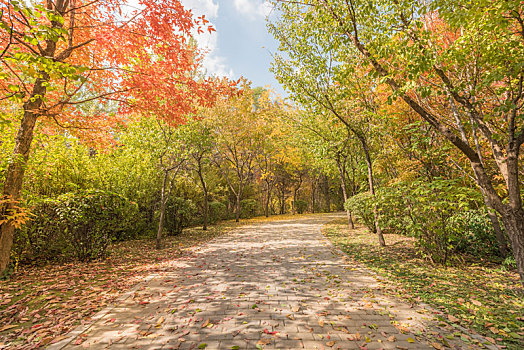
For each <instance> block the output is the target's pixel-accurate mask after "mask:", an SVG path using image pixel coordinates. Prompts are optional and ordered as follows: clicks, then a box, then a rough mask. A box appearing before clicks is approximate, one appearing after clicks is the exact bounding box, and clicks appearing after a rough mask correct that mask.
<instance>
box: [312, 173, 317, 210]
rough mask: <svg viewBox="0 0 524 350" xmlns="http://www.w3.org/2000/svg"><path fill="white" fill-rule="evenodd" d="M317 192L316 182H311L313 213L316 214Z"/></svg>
mask: <svg viewBox="0 0 524 350" xmlns="http://www.w3.org/2000/svg"><path fill="white" fill-rule="evenodd" d="M316 190H317V186H316V180H313V181H311V213H313V214H314V213H315V191H316Z"/></svg>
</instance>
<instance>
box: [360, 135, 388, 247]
mask: <svg viewBox="0 0 524 350" xmlns="http://www.w3.org/2000/svg"><path fill="white" fill-rule="evenodd" d="M359 140H360V142H361V144H362V149H363V151H364V155H365V157H366V166H367V168H368V182H369V192H370V193H371V195H372V196H375V185H374V182H375V181H374V178H373V163H372V162H371V156H370V154H369V148H368V144H367V142H366V140H365V139H364V138H363V137H359ZM373 216H374V219H375V230H376V233H377V237H378V243H379V244H380V246H382V247H385V246H386V241H385V239H384V235H383V234H382V229H381V228H380V225H379V222H378V212H377V207H376V206H373Z"/></svg>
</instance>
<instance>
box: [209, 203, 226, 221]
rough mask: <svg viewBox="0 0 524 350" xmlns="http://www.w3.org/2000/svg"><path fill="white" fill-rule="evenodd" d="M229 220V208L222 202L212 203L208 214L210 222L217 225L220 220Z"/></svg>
mask: <svg viewBox="0 0 524 350" xmlns="http://www.w3.org/2000/svg"><path fill="white" fill-rule="evenodd" d="M226 218H227V208H226V205H225V204H224V203H222V202H210V203H209V212H208V222H209V223H210V224H216V223H217V222H218V221H220V220H224V219H226Z"/></svg>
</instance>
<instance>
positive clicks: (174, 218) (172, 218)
mask: <svg viewBox="0 0 524 350" xmlns="http://www.w3.org/2000/svg"><path fill="white" fill-rule="evenodd" d="M196 213H197V208H196V205H195V204H194V203H193V201H191V200H189V199H184V198H180V197H171V198H170V199H169V200H168V202H167V204H166V216H165V228H166V230H167V231H168V232H169V233H170V234H172V235H177V234H180V233H182V230H183V229H184V228H185V227H188V226H189V225H190V224H191V221H192V220H193V218H194V217H195V215H196Z"/></svg>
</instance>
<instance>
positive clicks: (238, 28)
mask: <svg viewBox="0 0 524 350" xmlns="http://www.w3.org/2000/svg"><path fill="white" fill-rule="evenodd" d="M181 2H182V4H183V5H184V6H185V7H186V8H191V9H192V10H193V13H194V14H195V15H196V16H200V15H202V14H205V15H206V18H207V19H208V20H210V22H211V23H212V24H213V26H214V27H215V29H216V32H213V33H212V34H211V35H209V34H207V33H206V34H202V35H199V36H197V41H198V42H199V46H200V47H201V48H206V49H207V50H208V51H209V52H208V54H207V56H206V59H205V61H204V67H205V68H206V70H207V71H208V73H209V74H212V75H224V76H227V77H229V78H232V79H238V78H240V76H244V77H245V78H247V79H248V80H251V81H252V82H253V86H266V85H271V87H272V89H273V90H274V91H275V92H277V93H279V94H280V95H284V92H283V91H284V90H283V88H282V87H281V86H280V85H279V84H278V82H277V81H276V80H275V79H274V77H273V74H272V73H270V72H269V67H270V64H271V61H272V57H271V53H275V52H276V49H277V43H276V41H275V40H274V39H273V37H272V36H271V34H269V33H268V32H267V28H266V17H267V16H268V15H269V17H270V18H271V17H272V16H274V14H273V12H272V9H271V6H270V5H269V4H268V3H267V2H266V1H264V0H181Z"/></svg>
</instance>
